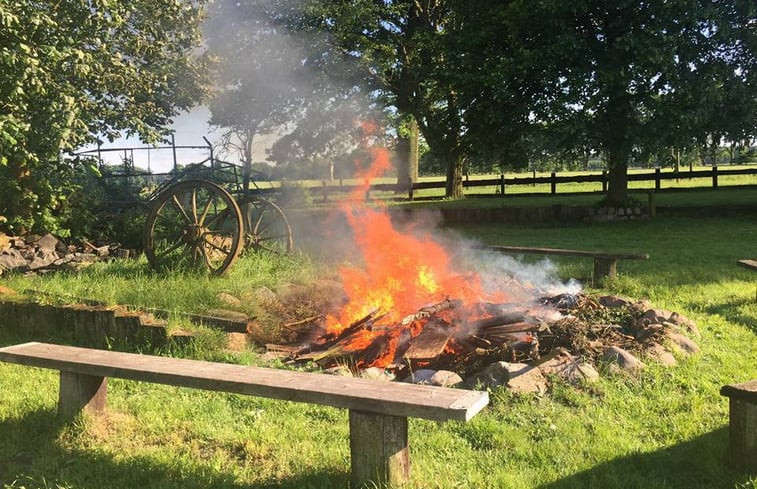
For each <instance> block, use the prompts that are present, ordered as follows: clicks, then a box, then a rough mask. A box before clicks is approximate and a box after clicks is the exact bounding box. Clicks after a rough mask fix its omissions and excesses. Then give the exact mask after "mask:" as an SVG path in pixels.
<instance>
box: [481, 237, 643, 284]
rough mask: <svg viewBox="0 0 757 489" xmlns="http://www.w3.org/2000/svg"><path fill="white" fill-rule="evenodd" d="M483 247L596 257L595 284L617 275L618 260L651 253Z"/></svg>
mask: <svg viewBox="0 0 757 489" xmlns="http://www.w3.org/2000/svg"><path fill="white" fill-rule="evenodd" d="M483 248H484V249H488V250H493V251H499V252H502V253H508V254H519V253H531V254H538V255H562V256H582V257H588V258H594V272H593V273H592V280H593V281H594V283H595V284H601V283H602V281H603V280H604V279H605V278H608V277H609V278H612V277H615V276H616V275H617V267H618V260H649V255H648V254H646V253H608V252H605V251H583V250H566V249H561V248H533V247H528V246H484V247H483Z"/></svg>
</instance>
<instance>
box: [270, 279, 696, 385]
mask: <svg viewBox="0 0 757 489" xmlns="http://www.w3.org/2000/svg"><path fill="white" fill-rule="evenodd" d="M676 317H678V318H682V317H683V316H680V315H677V314H676V313H671V312H669V311H660V310H657V309H650V308H649V305H648V304H647V303H644V302H637V303H634V302H632V301H630V300H624V299H620V298H617V297H614V296H605V297H599V298H597V297H592V296H587V295H582V294H581V295H571V294H562V295H559V296H555V297H546V298H542V299H540V300H538V301H536V302H535V303H533V304H530V305H528V306H523V305H519V304H492V303H486V302H482V303H476V304H464V303H463V302H462V301H460V300H455V299H446V300H444V301H442V302H439V303H437V304H432V305H429V306H426V307H423V308H421V309H419V310H418V311H417V312H415V313H413V314H410V315H408V316H406V317H405V318H403V319H402V320H400V321H389V320H387V315H386V314H383V313H381V312H380V311H373V312H371V313H370V314H368V315H366V316H365V317H363V318H361V319H360V320H358V321H355V322H354V323H352V324H350V325H349V326H348V327H346V328H344V329H343V330H341V331H340V332H338V333H326V332H325V329H324V317H323V316H321V317H319V318H310V319H309V321H308V322H307V323H303V325H305V326H307V327H308V328H311V329H310V331H311V333H312V331H315V334H314V335H313V334H311V337H310V339H309V340H307V341H303V342H300V343H298V344H295V345H267V346H268V349H269V351H273V352H278V353H279V354H280V355H283V356H285V357H286V358H288V359H289V361H291V362H294V363H299V362H316V363H317V364H318V365H319V366H321V367H322V368H332V367H335V366H339V365H347V366H349V367H350V368H351V369H353V370H355V371H359V370H360V369H364V368H368V367H371V366H380V367H382V368H384V369H386V370H389V371H392V372H393V373H394V374H396V375H397V376H398V377H401V376H403V375H404V374H406V373H407V372H412V371H415V370H417V369H419V368H420V369H436V370H451V371H454V372H456V373H458V374H459V375H461V376H463V377H466V376H470V375H473V374H475V373H476V372H478V371H480V370H481V369H482V368H485V367H486V366H487V365H490V364H491V363H492V362H497V361H506V362H518V363H525V364H535V365H536V364H539V363H541V362H544V361H545V360H547V359H548V358H552V357H553V356H554V355H555V354H556V353H559V354H564V353H568V354H570V355H572V357H575V358H580V359H582V360H583V361H587V362H589V363H591V364H594V365H596V364H597V363H598V362H601V361H603V358H604V357H606V356H607V351H608V349H610V348H613V349H620V350H622V351H623V352H629V355H630V354H631V352H632V353H633V354H636V355H638V354H643V353H644V352H645V351H647V350H648V349H650V348H653V347H657V346H659V344H660V343H663V342H664V337H665V336H666V334H668V333H671V332H673V328H675V331H678V330H679V329H680V328H679V327H678V326H677V325H675V324H673V322H671V321H673V320H675V318H676ZM671 318H673V319H671ZM684 319H685V318H684ZM686 321H687V322H686V323H681V324H682V325H683V326H685V325H687V324H691V325H693V323H691V322H690V321H688V320H686ZM683 326H681V327H683ZM684 329H685V328H684ZM678 336H680V335H678ZM613 351H614V350H613Z"/></svg>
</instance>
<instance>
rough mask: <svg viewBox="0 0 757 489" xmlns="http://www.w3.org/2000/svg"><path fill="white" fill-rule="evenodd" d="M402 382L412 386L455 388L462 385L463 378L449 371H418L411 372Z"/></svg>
mask: <svg viewBox="0 0 757 489" xmlns="http://www.w3.org/2000/svg"><path fill="white" fill-rule="evenodd" d="M404 382H408V383H413V384H425V385H436V386H439V387H456V386H459V385H462V383H463V378H462V377H460V376H459V375H457V374H456V373H455V372H452V371H449V370H438V371H437V370H431V369H419V370H415V371H414V372H412V373H411V374H410V375H409V376H408V377H407V378H406V379H405V380H404Z"/></svg>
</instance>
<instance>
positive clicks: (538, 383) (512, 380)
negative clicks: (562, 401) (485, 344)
mask: <svg viewBox="0 0 757 489" xmlns="http://www.w3.org/2000/svg"><path fill="white" fill-rule="evenodd" d="M467 384H468V385H469V386H471V387H479V386H480V387H481V388H483V389H492V388H495V387H501V386H506V387H507V388H508V389H509V390H510V391H511V392H513V393H516V394H527V393H528V394H542V393H544V392H546V390H547V379H546V377H544V375H543V374H542V373H541V370H539V369H538V368H537V367H532V366H530V365H526V364H525V363H509V362H495V363H492V364H491V365H489V366H488V367H486V368H485V369H484V370H483V371H481V372H480V373H478V374H476V375H474V376H473V377H471V378H470V379H468V382H467Z"/></svg>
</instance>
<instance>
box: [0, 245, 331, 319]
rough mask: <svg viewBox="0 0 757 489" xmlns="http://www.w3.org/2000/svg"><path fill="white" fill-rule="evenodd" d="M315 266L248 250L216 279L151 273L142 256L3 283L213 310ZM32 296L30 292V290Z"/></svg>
mask: <svg viewBox="0 0 757 489" xmlns="http://www.w3.org/2000/svg"><path fill="white" fill-rule="evenodd" d="M316 273H317V267H316V265H315V264H314V263H313V262H312V260H311V259H310V258H308V257H307V256H305V255H303V254H293V255H290V256H287V257H284V258H281V259H279V258H274V257H273V256H271V255H269V254H264V253H263V254H256V253H253V252H250V253H249V254H247V255H243V257H242V258H240V259H239V260H238V261H237V262H236V263H235V264H234V266H232V267H231V268H230V269H229V270H228V272H227V273H226V274H225V275H223V276H222V277H213V276H210V275H208V274H206V273H204V272H201V271H199V272H191V271H156V270H153V269H151V268H150V266H149V265H148V264H147V261H146V260H145V259H144V257H142V258H139V259H136V260H127V261H114V262H111V263H95V264H93V265H92V266H90V267H88V268H86V269H84V270H83V271H82V272H81V273H79V274H66V273H61V274H54V275H53V276H37V277H32V278H24V277H22V276H20V275H11V276H9V277H7V278H5V280H4V281H3V282H4V283H5V284H6V286H8V287H10V288H11V289H14V290H16V291H18V292H22V291H24V290H26V289H29V290H31V291H40V292H42V293H43V294H42V298H43V299H44V297H45V296H47V297H52V298H55V297H59V298H61V299H62V300H63V301H67V302H71V300H72V299H75V298H83V299H93V300H97V301H102V302H105V303H107V304H109V305H115V304H125V305H136V306H141V307H148V308H149V307H152V308H159V309H164V310H168V311H180V312H188V313H203V312H205V311H207V310H208V309H213V308H223V307H226V308H228V307H229V306H228V305H227V304H224V303H223V302H222V301H220V300H219V294H221V293H227V294H230V295H233V296H235V297H237V298H245V297H248V298H249V294H251V293H252V292H253V291H254V290H255V289H257V288H259V287H268V288H272V289H275V288H277V287H281V286H282V285H285V284H307V283H311V282H312V281H313V280H314V279H316V278H319V277H316ZM32 295H33V294H32ZM236 309H238V310H240V311H241V312H246V313H249V314H252V315H255V314H256V313H257V312H259V311H258V310H257V308H256V304H255V303H254V301H250V300H247V301H244V300H243V301H242V305H241V306H240V307H237V308H236Z"/></svg>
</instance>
